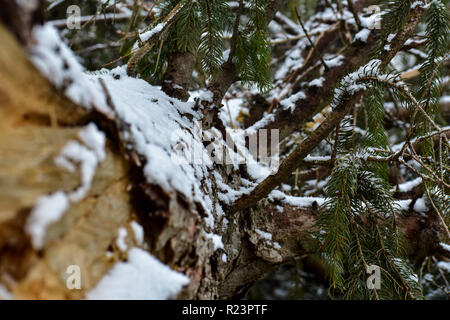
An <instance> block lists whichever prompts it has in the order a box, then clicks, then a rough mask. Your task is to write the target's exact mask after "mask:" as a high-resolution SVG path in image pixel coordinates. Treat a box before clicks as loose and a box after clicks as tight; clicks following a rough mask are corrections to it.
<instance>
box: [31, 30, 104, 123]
mask: <svg viewBox="0 0 450 320" xmlns="http://www.w3.org/2000/svg"><path fill="white" fill-rule="evenodd" d="M33 38H34V41H35V44H34V45H33V47H32V48H31V49H30V52H29V56H30V60H31V61H32V62H33V63H34V65H35V66H36V67H37V68H38V69H39V71H40V72H41V73H42V74H43V75H44V76H45V77H47V79H48V80H49V81H50V82H51V83H53V84H54V85H55V86H56V87H57V88H60V89H64V93H65V94H66V95H67V96H68V97H69V98H70V99H71V100H72V101H73V102H75V103H77V104H79V105H81V106H83V107H85V108H87V109H91V108H95V109H97V110H99V111H100V112H102V113H104V114H108V115H111V110H110V108H109V107H108V106H107V103H106V99H105V97H104V95H103V94H102V92H101V91H100V90H99V87H98V84H96V83H94V82H92V81H90V80H89V79H88V77H87V74H86V73H84V68H83V67H82V66H81V65H80V64H79V63H78V61H77V58H76V57H75V55H74V53H73V52H72V51H71V50H70V49H69V47H68V46H67V45H66V44H65V43H64V42H63V41H62V40H61V38H60V36H59V34H58V31H57V30H56V28H55V27H52V26H51V25H50V24H45V25H43V26H36V27H35V28H34V29H33Z"/></svg>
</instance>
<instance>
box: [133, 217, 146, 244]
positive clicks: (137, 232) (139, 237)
mask: <svg viewBox="0 0 450 320" xmlns="http://www.w3.org/2000/svg"><path fill="white" fill-rule="evenodd" d="M130 226H131V230H133V234H134V239H135V240H136V243H137V244H138V245H139V246H142V245H143V244H144V228H143V227H142V226H141V225H140V224H139V223H137V222H136V221H131V223H130Z"/></svg>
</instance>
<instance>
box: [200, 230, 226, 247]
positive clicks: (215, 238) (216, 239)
mask: <svg viewBox="0 0 450 320" xmlns="http://www.w3.org/2000/svg"><path fill="white" fill-rule="evenodd" d="M205 236H206V238H207V239H209V240H211V241H212V243H213V246H214V251H215V250H218V249H223V248H224V246H223V242H222V236H219V235H218V234H215V233H208V232H205Z"/></svg>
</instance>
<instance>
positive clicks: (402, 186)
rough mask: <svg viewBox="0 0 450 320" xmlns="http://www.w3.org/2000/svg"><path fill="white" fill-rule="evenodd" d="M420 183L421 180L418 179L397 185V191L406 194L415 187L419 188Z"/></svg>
mask: <svg viewBox="0 0 450 320" xmlns="http://www.w3.org/2000/svg"><path fill="white" fill-rule="evenodd" d="M421 183H422V178H421V177H418V178H416V179H414V180H411V181H408V182H405V183H402V184H399V185H398V190H399V191H400V192H408V191H411V190H412V189H414V188H415V187H417V186H419V185H420V184H421Z"/></svg>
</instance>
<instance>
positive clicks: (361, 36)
mask: <svg viewBox="0 0 450 320" xmlns="http://www.w3.org/2000/svg"><path fill="white" fill-rule="evenodd" d="M369 35H370V30H369V29H366V28H364V29H362V30H361V31H359V32H358V33H357V34H356V35H355V39H356V40H359V41H361V42H367V39H368V38H369Z"/></svg>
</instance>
